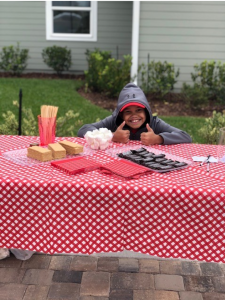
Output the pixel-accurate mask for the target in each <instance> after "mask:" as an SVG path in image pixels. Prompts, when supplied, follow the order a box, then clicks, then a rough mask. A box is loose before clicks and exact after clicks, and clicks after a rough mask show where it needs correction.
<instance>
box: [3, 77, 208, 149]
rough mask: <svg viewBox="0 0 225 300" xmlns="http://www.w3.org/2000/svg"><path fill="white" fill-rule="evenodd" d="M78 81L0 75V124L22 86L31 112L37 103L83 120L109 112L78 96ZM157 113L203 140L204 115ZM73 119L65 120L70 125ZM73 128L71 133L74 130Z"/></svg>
mask: <svg viewBox="0 0 225 300" xmlns="http://www.w3.org/2000/svg"><path fill="white" fill-rule="evenodd" d="M81 84H82V81H75V80H65V79H61V80H60V79H54V80H53V79H27V78H0V124H1V123H2V122H3V118H2V113H3V112H6V111H7V110H10V111H12V112H13V113H14V114H15V115H18V108H17V107H16V106H14V105H13V101H14V100H18V99H19V91H20V89H22V92H23V101H22V105H23V107H26V108H31V109H32V111H33V114H34V116H37V115H38V114H40V107H41V105H44V104H46V105H54V106H58V107H59V110H58V114H57V116H58V117H59V116H63V115H65V113H66V112H67V111H68V110H73V111H74V112H79V114H80V115H79V119H80V120H82V121H83V124H85V123H91V122H95V121H96V120H97V119H98V118H99V119H103V118H105V117H106V116H108V115H110V114H111V113H110V112H109V111H107V110H105V109H102V108H100V107H98V106H95V105H93V104H92V103H90V101H88V100H86V99H85V98H83V97H81V96H80V95H79V93H78V92H77V89H78V88H79V87H80V86H81ZM159 117H161V118H162V119H163V120H164V121H166V122H167V123H169V124H170V125H172V126H175V127H178V128H180V129H182V130H185V131H187V132H188V133H189V134H190V135H191V136H192V138H193V142H194V143H204V140H203V139H202V137H201V136H200V135H199V134H198V129H199V128H201V127H202V126H203V123H204V118H195V117H163V116H159ZM73 123H74V121H73V120H71V121H69V122H68V124H66V126H70V125H71V124H73ZM78 129H79V128H75V135H76V134H77V130H78Z"/></svg>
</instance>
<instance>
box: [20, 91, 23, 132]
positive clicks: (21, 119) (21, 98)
mask: <svg viewBox="0 0 225 300" xmlns="http://www.w3.org/2000/svg"><path fill="white" fill-rule="evenodd" d="M22 96H23V94H22V90H21V89H20V92H19V135H21V131H22V130H21V127H22V126H21V125H22Z"/></svg>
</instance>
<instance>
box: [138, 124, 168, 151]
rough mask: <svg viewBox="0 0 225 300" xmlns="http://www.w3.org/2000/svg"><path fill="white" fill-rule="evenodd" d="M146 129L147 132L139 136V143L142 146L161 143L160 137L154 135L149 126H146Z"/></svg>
mask: <svg viewBox="0 0 225 300" xmlns="http://www.w3.org/2000/svg"><path fill="white" fill-rule="evenodd" d="M146 128H147V130H148V132H142V134H141V141H142V143H143V144H144V145H146V146H148V145H156V144H162V143H163V138H162V137H161V136H160V135H157V134H155V133H154V131H153V130H152V129H151V127H150V126H149V124H146Z"/></svg>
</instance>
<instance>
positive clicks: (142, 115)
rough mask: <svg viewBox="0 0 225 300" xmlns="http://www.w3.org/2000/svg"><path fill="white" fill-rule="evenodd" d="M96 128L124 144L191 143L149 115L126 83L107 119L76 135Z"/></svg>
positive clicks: (144, 103) (140, 95) (135, 88)
mask: <svg viewBox="0 0 225 300" xmlns="http://www.w3.org/2000/svg"><path fill="white" fill-rule="evenodd" d="M99 128H107V129H109V130H111V131H112V132H113V139H112V141H113V142H118V143H124V144H125V143H127V142H129V140H139V141H141V142H142V143H143V144H144V145H146V146H148V145H156V144H163V145H170V144H180V143H191V142H192V140H191V137H190V136H189V135H188V134H187V133H186V132H185V131H182V130H180V129H178V128H175V127H172V126H170V125H169V124H167V123H165V122H164V121H163V120H161V119H160V118H158V117H153V116H152V112H151V108H150V106H149V103H148V101H147V99H146V97H145V94H144V93H143V91H142V90H141V89H140V88H139V87H138V86H137V85H135V84H134V83H128V84H127V85H126V86H125V87H124V88H123V89H122V91H121V92H120V95H119V99H118V103H117V107H116V109H115V110H114V112H113V113H112V115H111V116H109V117H106V118H105V119H104V120H101V121H99V122H96V123H92V124H86V125H84V126H82V127H81V128H80V129H79V131H78V136H79V137H84V135H85V133H86V132H87V131H93V130H95V129H99Z"/></svg>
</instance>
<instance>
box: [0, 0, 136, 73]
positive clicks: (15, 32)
mask: <svg viewBox="0 0 225 300" xmlns="http://www.w3.org/2000/svg"><path fill="white" fill-rule="evenodd" d="M131 31H132V1H118V2H117V1H115V2H114V1H100V2H98V39H97V42H70V41H67V42H65V41H47V40H46V29H45V2H44V1H0V51H1V49H2V47H4V46H9V45H16V43H17V42H20V46H21V48H28V49H29V56H30V58H29V60H28V67H27V71H29V72H34V71H38V72H42V71H52V70H51V69H49V68H48V67H47V66H46V65H45V64H44V63H43V60H42V56H41V52H42V50H43V49H44V48H45V47H49V46H53V45H58V46H62V47H64V46H67V47H68V48H69V49H71V51H72V59H73V65H72V68H71V70H70V71H72V72H82V71H83V70H86V69H87V61H86V56H85V52H86V50H87V49H90V50H94V49H95V48H99V49H101V50H107V51H111V52H112V55H113V56H114V57H116V55H117V46H118V49H119V51H118V53H119V58H122V56H123V55H125V54H131Z"/></svg>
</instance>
